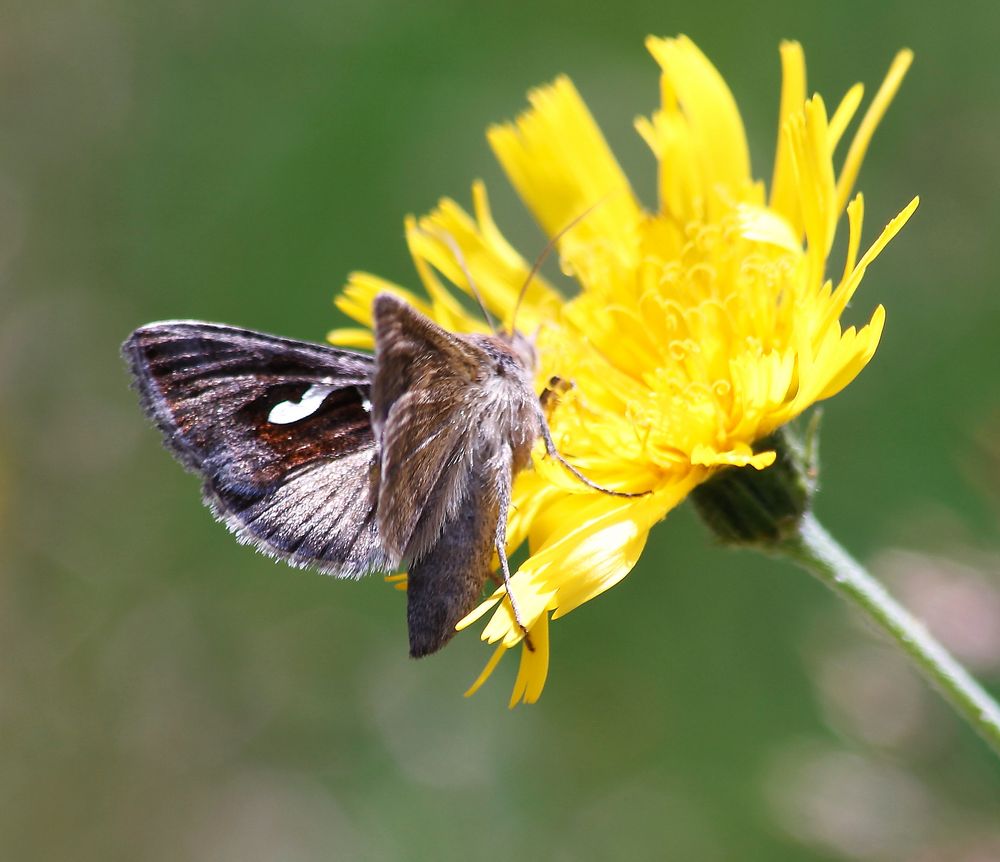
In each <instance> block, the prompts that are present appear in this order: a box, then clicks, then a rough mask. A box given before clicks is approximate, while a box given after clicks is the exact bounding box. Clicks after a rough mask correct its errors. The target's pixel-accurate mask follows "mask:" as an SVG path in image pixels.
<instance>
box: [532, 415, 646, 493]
mask: <svg viewBox="0 0 1000 862" xmlns="http://www.w3.org/2000/svg"><path fill="white" fill-rule="evenodd" d="M539 421H540V424H541V428H542V439H543V440H544V441H545V454H546V455H548V456H549V457H550V458H553V459H555V460H556V461H557V462H558V463H560V464H561V465H562V466H563V467H564V468H565V469H566V471H567V472H569V473H570V474H571V475H572V476H574V477H576V478H577V479H579V480H580V481H581V482H583V484H584V485H586V486H587V487H588V488H593V490H595V491H600V492H601V493H602V494H607V495H609V496H611V497H645V496H646V495H647V494H650V493H652V492H651V491H613V490H611V489H610V488H605V487H604V486H603V485H598V484H597V483H596V482H595V481H593V479H588V478H587V477H586V476H584V475H583V473H581V472H580V471H579V470H577V469H576V467H574V466H573V465H572V464H570V463H569V461H567V460H566V459H565V458H563V456H562V455H561V454H560V452H559V450H558V449H557V448H556V444H555V441H554V440H553V439H552V432H551V431H550V430H549V423H548V422H547V421H546V419H545V414H544V412H542V413H541V414H540V415H539Z"/></svg>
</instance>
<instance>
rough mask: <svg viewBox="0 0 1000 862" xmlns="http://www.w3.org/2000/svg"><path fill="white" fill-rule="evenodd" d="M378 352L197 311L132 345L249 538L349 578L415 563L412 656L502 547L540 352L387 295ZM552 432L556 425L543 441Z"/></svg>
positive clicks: (536, 407) (154, 408)
mask: <svg viewBox="0 0 1000 862" xmlns="http://www.w3.org/2000/svg"><path fill="white" fill-rule="evenodd" d="M373 316H374V321H375V326H374V330H375V345H376V347H375V356H374V358H373V357H371V356H368V355H366V354H362V353H357V352H354V351H348V350H338V349H336V348H332V347H327V346H324V345H318V344H316V345H314V344H309V343H306V342H299V341H293V340H291V339H283V338H277V337H274V336H269V335H264V334H262V333H257V332H252V331H249V330H241V329H236V328H233V327H227V326H221V325H218V324H208V323H200V322H197V321H172V322H165V323H158V324H150V325H148V326H145V327H141V328H140V329H138V330H136V331H135V332H134V333H133V334H132V336H131V337H130V338H129V339H128V340H127V341H126V342H125V345H124V347H123V354H124V355H125V357H126V359H127V361H128V362H129V364H130V366H131V369H132V372H133V375H134V378H135V382H136V387H137V389H138V390H139V393H140V397H141V401H142V404H143V407H144V408H145V410H146V412H147V413H148V414H149V415H150V417H151V418H152V419H153V420H154V422H155V423H156V424H157V425H158V426H159V428H160V430H161V431H162V432H163V435H164V439H165V443H166V445H167V447H168V448H169V449H170V450H171V451H172V452H173V453H174V454H175V456H177V457H178V459H179V460H180V461H181V463H182V464H184V466H186V467H187V468H188V469H190V470H192V471H193V472H195V473H197V474H199V475H200V476H201V477H202V480H203V485H204V488H203V490H204V495H205V499H206V502H207V503H208V504H209V505H210V506H211V508H212V510H213V512H214V513H215V514H216V516H217V517H218V518H219V519H220V520H222V521H223V522H224V523H226V524H227V526H229V527H230V529H232V530H233V531H234V532H235V533H236V535H237V537H238V538H239V539H240V540H241V541H244V542H247V543H251V544H253V545H255V546H256V547H257V548H259V549H260V550H262V551H264V552H265V553H267V554H269V555H271V556H274V557H277V558H279V559H282V560H284V561H286V562H289V563H291V564H292V565H298V566H313V567H316V568H318V569H319V570H321V571H324V572H327V573H329V574H333V575H336V576H339V577H359V576H361V575H363V574H365V573H366V572H386V571H391V570H392V569H394V568H396V567H398V566H400V565H406V566H407V567H408V575H409V577H408V591H407V592H408V610H407V620H408V628H409V636H410V653H411V655H413V656H421V655H426V654H428V653H431V652H434V651H436V650H437V649H439V648H440V647H441V646H443V645H444V644H445V643H446V642H447V641H448V640H449V639H450V638H451V637H452V636H453V635H454V633H455V624H456V623H457V622H458V621H459V620H460V619H461V618H462V617H463V616H465V615H466V614H467V613H468V612H469V611H470V610H472V608H474V607H475V604H476V602H477V601H478V600H479V597H480V594H481V592H482V589H483V586H484V584H485V582H486V580H487V578H488V577H489V576H490V574H491V571H492V559H493V554H494V552H496V553H497V554H498V556H499V558H500V561H501V565H502V567H503V571H504V575H505V579H506V576H507V574H508V573H507V561H506V556H505V551H504V546H505V540H506V524H507V513H508V508H509V504H510V491H511V484H512V481H513V477H514V476H515V475H516V473H517V472H518V471H520V470H521V469H523V468H524V467H526V466H527V464H528V463H529V461H530V456H531V448H532V446H533V445H534V443H535V441H536V440H537V439H538V438H539V436H540V435H542V434H543V429H544V421H545V420H544V416H543V414H542V410H541V405H540V403H539V399H538V397H537V395H536V394H535V392H534V389H533V380H532V377H533V372H534V351H533V349H532V348H531V345H530V344H529V343H528V342H527V341H526V340H525V339H523V338H522V337H521V336H519V335H517V334H514V335H512V336H510V337H505V336H500V335H494V336H487V335H459V334H455V333H451V332H448V331H447V330H445V329H442V328H441V327H439V326H438V325H437V324H435V323H434V322H433V321H431V320H429V319H428V318H426V317H425V316H423V315H422V314H420V313H419V312H418V311H416V310H415V309H414V308H412V306H410V305H409V304H407V303H406V302H404V301H402V300H400V299H398V298H396V297H394V296H391V295H389V294H381V295H379V296H378V297H377V298H376V300H375V303H374V307H373ZM546 439H547V441H548V439H549V438H548V437H547V435H546Z"/></svg>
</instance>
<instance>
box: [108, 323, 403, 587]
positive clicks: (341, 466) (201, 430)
mask: <svg viewBox="0 0 1000 862" xmlns="http://www.w3.org/2000/svg"><path fill="white" fill-rule="evenodd" d="M122 353H123V355H124V356H125V358H126V360H127V361H128V362H129V365H130V367H131V369H132V373H133V375H134V377H135V383H136V387H137V388H138V390H139V393H140V396H141V399H142V404H143V407H144V408H145V410H146V412H147V413H148V414H149V415H150V417H151V418H152V419H153V420H154V421H155V422H156V424H157V425H158V426H159V428H160V430H161V431H162V432H163V435H164V440H165V442H166V445H167V447H168V448H169V449H170V450H171V451H172V452H173V453H174V454H175V455H176V456H177V457H178V459H179V460H180V461H181V462H182V463H183V464H184V465H185V466H186V467H187V468H189V469H191V470H193V471H194V472H196V473H198V474H199V475H201V476H202V478H203V480H204V491H205V497H206V500H207V502H208V503H209V504H210V505H211V506H212V508H213V510H214V511H215V513H216V515H217V516H218V517H219V518H220V519H221V520H223V521H224V522H225V523H226V524H227V526H229V527H230V529H232V530H233V531H234V532H235V533H236V534H237V536H238V537H239V538H240V540H241V541H245V542H248V543H251V544H254V545H256V546H257V547H258V548H260V549H261V550H262V551H264V552H265V553H268V554H271V555H272V556H275V557H278V558H280V559H283V560H285V561H287V562H289V563H291V564H293V565H315V566H316V567H317V568H319V569H320V570H321V571H325V572H329V573H331V574H335V575H339V576H341V577H357V576H360V575H362V574H364V573H365V572H368V571H386V570H388V569H391V568H393V567H394V565H395V563H396V562H398V560H395V559H393V557H392V555H390V554H388V553H387V552H386V551H385V549H384V547H383V544H382V542H381V540H380V538H379V535H378V526H377V519H376V510H375V486H374V476H375V474H374V467H375V440H374V436H373V434H372V429H371V422H370V417H369V412H368V411H369V410H370V405H369V403H368V397H369V389H370V385H371V377H372V373H373V369H374V364H373V360H372V358H371V357H369V356H366V355H364V354H359V353H353V352H351V351H345V350H336V349H333V348H330V347H325V346H322V345H318V344H309V343H307V342H301V341H293V340H291V339H286V338H278V337H275V336H271V335H264V334H262V333H258V332H252V331H249V330H244V329H236V328H234V327H229V326H222V325H219V324H211V323H201V322H198V321H176V322H173V321H172V322H165V323H154V324H150V325H149V326H144V327H142V328H141V329H138V330H136V331H135V332H134V333H133V334H132V335H131V336H130V337H129V339H128V341H126V342H125V344H124V346H123V348H122Z"/></svg>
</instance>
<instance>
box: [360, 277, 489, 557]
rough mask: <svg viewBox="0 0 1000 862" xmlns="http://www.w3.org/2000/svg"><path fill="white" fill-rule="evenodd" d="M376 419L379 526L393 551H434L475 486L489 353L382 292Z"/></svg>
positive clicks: (374, 390) (407, 553)
mask: <svg viewBox="0 0 1000 862" xmlns="http://www.w3.org/2000/svg"><path fill="white" fill-rule="evenodd" d="M374 318H375V345H376V347H375V361H376V371H375V382H374V385H373V387H372V404H373V408H372V424H373V427H374V429H375V432H376V435H378V436H379V440H380V454H381V481H380V488H379V498H378V521H379V532H380V534H381V536H382V539H383V541H384V542H385V545H386V547H387V548H389V549H391V550H392V552H393V553H395V554H398V555H400V556H401V557H405V558H406V559H408V560H414V559H418V558H419V557H421V556H422V555H423V554H424V553H425V552H426V551H428V550H429V549H430V548H431V547H432V546H433V545H434V543H435V542H436V541H437V539H438V537H439V536H440V535H441V531H442V529H443V527H444V525H445V523H446V522H447V521H448V520H449V519H451V518H452V517H453V516H454V515H455V513H456V512H457V511H458V509H459V507H460V506H461V505H462V502H463V500H464V499H465V498H466V497H467V496H468V494H469V493H470V482H471V481H472V477H473V463H472V461H473V455H474V451H475V447H476V442H477V439H478V433H477V432H478V427H477V426H478V425H479V419H480V414H481V405H480V404H479V403H478V401H477V394H478V388H477V387H478V380H479V377H480V375H481V374H483V373H484V371H486V370H487V369H488V364H489V356H488V355H487V354H486V353H485V352H484V351H483V350H481V349H480V348H478V347H477V346H475V345H473V344H471V343H469V341H467V340H465V339H463V338H461V337H460V336H457V335H453V334H452V333H450V332H448V331H447V330H444V329H442V328H441V327H439V326H438V325H437V324H435V323H433V322H432V321H430V320H428V319H427V318H426V317H424V316H423V315H422V314H420V313H419V312H417V311H416V310H414V309H413V308H412V307H410V306H409V305H408V304H407V303H405V302H403V301H402V300H399V299H397V298H396V297H394V296H391V295H389V294H381V295H379V296H378V297H376V299H375V305H374Z"/></svg>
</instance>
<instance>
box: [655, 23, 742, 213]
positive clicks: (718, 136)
mask: <svg viewBox="0 0 1000 862" xmlns="http://www.w3.org/2000/svg"><path fill="white" fill-rule="evenodd" d="M646 47H647V48H648V49H649V52H650V53H651V54H652V55H653V57H654V58H655V59H656V61H657V63H659V64H660V68H661V69H662V70H663V75H664V77H665V78H666V79H667V80H668V81H669V85H670V89H671V90H672V92H673V94H674V95H675V97H676V100H677V104H678V105H679V108H680V110H681V111H682V112H683V116H684V119H685V121H686V124H687V128H688V132H689V134H690V136H691V142H692V148H693V150H694V152H695V153H696V154H697V156H698V161H699V168H700V172H701V177H702V188H703V190H704V193H705V195H706V197H707V198H708V201H707V202H708V205H709V207H712V206H713V203H714V202H715V200H716V198H717V196H719V195H720V193H721V196H722V197H723V198H726V197H730V198H737V199H739V198H742V196H743V194H744V192H745V191H746V189H747V188H748V187H749V186H750V185H751V184H752V176H751V174H750V150H749V147H748V146H747V140H746V132H745V131H744V129H743V120H742V119H741V117H740V112H739V109H738V108H737V107H736V100H735V99H734V98H733V94H732V93H731V92H730V90H729V87H727V86H726V82H725V81H724V80H723V78H722V76H721V75H720V74H719V72H718V70H716V68H715V66H713V65H712V63H711V62H710V61H709V59H708V58H707V57H706V56H705V55H704V54H702V52H701V51H700V50H698V48H697V46H696V45H695V44H694V43H693V42H692V41H691V40H690V39H688V38H687V37H686V36H679V37H677V38H676V39H659V38H656V37H652V36H651V37H649V38H648V39H647V40H646ZM664 110H667V106H664ZM710 212H711V210H710Z"/></svg>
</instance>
